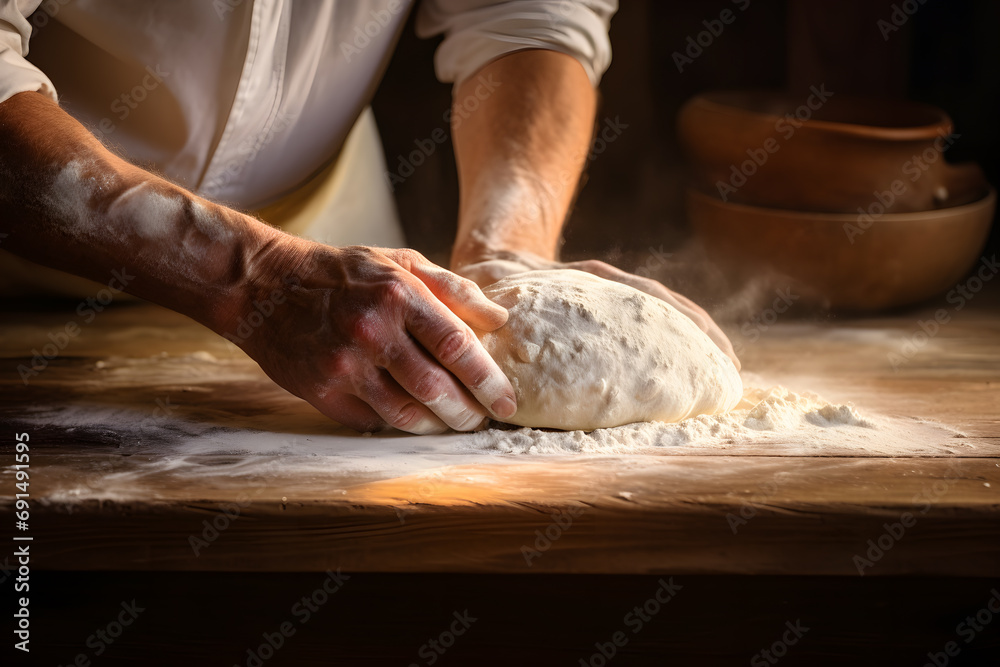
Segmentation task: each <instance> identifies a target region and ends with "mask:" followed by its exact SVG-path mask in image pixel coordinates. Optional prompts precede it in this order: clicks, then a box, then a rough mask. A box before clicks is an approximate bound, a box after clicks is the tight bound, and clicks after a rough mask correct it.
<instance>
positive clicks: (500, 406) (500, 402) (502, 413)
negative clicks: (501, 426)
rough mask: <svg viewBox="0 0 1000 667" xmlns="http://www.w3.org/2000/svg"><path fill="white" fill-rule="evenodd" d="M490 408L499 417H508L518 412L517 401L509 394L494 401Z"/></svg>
mask: <svg viewBox="0 0 1000 667" xmlns="http://www.w3.org/2000/svg"><path fill="white" fill-rule="evenodd" d="M490 410H491V411H492V412H493V414H495V415H496V416H497V417H498V418H500V419H507V418H508V417H511V416H513V414H514V413H515V412H517V403H515V402H514V399H512V398H510V397H508V396H502V397H500V398H498V399H497V400H496V401H495V402H494V403H493V405H492V406H491V407H490Z"/></svg>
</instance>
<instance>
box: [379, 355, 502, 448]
mask: <svg viewBox="0 0 1000 667" xmlns="http://www.w3.org/2000/svg"><path fill="white" fill-rule="evenodd" d="M390 348H391V352H390V356H389V358H388V359H387V360H386V363H385V368H386V370H387V371H388V372H389V373H390V374H391V375H392V378H393V379H394V380H395V382H397V383H398V385H399V387H400V391H401V392H405V394H406V395H407V396H410V397H412V398H411V400H413V399H416V400H417V401H419V402H420V403H421V404H422V405H423V406H426V408H425V409H429V410H430V411H431V412H433V413H434V415H436V416H437V418H439V419H440V421H441V422H443V423H444V424H447V425H448V426H450V427H451V428H453V429H455V430H456V431H472V430H475V429H476V428H478V427H479V426H481V425H482V424H483V422H484V421H486V418H487V413H486V409H485V408H483V406H482V405H481V404H480V403H479V401H477V400H476V399H475V398H473V396H472V394H470V393H469V392H468V391H467V390H466V389H465V387H463V386H462V385H461V384H460V383H459V381H458V380H457V379H456V378H455V376H453V375H452V374H451V373H449V372H448V371H446V370H445V369H444V368H442V367H441V366H440V365H439V364H438V363H437V362H435V361H434V359H432V358H431V357H430V355H428V354H427V352H425V351H424V350H422V349H420V347H418V346H417V345H416V344H415V343H413V342H412V341H406V342H404V343H401V344H395V345H391V346H390Z"/></svg>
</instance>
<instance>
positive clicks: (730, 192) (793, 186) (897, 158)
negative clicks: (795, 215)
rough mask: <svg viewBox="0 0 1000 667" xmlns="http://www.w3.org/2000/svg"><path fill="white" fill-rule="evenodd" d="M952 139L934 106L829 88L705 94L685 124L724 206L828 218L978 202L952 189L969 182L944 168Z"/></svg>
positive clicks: (695, 157)
mask: <svg viewBox="0 0 1000 667" xmlns="http://www.w3.org/2000/svg"><path fill="white" fill-rule="evenodd" d="M951 132H952V123H951V119H949V118H948V116H947V114H945V112H943V111H941V110H940V109H937V108H935V107H931V106H927V105H924V104H918V103H915V102H903V101H893V100H880V99H866V98H858V97H849V96H846V95H840V94H836V93H832V94H831V93H830V91H827V90H826V89H825V88H823V87H819V88H816V87H814V90H813V92H811V93H809V94H806V95H791V94H777V93H763V92H715V93H707V94H704V95H699V96H697V97H695V98H693V99H691V100H689V101H688V102H687V103H686V104H685V105H684V107H683V108H682V109H681V111H680V115H679V117H678V135H679V138H680V141H681V144H682V146H683V147H684V149H685V151H686V152H687V154H688V156H689V158H690V160H691V162H692V166H693V168H694V176H695V181H694V184H695V186H696V187H697V188H698V189H700V190H701V191H702V192H704V193H706V194H709V193H710V194H713V195H714V196H716V197H718V198H719V199H720V200H722V201H724V202H725V201H728V202H735V203H743V204H751V205H754V206H768V207H772V208H784V209H789V210H795V211H815V212H826V213H857V212H858V209H859V208H860V209H861V210H863V211H869V210H872V211H875V212H877V211H878V210H879V209H882V210H883V212H888V213H904V212H914V211H927V210H933V209H939V208H953V207H955V206H959V205H962V204H968V203H971V202H973V201H975V200H976V199H977V198H980V196H981V193H979V192H975V193H972V192H969V191H962V190H956V189H955V187H954V183H955V182H959V183H961V182H964V181H965V180H967V178H966V177H967V175H968V174H967V173H957V174H956V173H955V171H956V168H955V167H952V166H951V165H949V164H947V163H946V162H945V160H944V155H943V152H944V151H945V150H947V147H948V146H949V145H951V143H952V142H953V141H954V136H953V135H952V134H951ZM977 169H978V168H977V167H975V166H974V165H973V166H964V167H959V168H957V170H958V171H959V172H970V171H974V170H977Z"/></svg>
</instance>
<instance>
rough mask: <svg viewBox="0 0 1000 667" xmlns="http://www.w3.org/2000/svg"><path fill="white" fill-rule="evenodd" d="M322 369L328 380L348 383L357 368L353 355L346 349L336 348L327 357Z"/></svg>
mask: <svg viewBox="0 0 1000 667" xmlns="http://www.w3.org/2000/svg"><path fill="white" fill-rule="evenodd" d="M324 370H325V371H326V376H327V378H328V379H329V380H332V381H334V382H335V383H337V384H344V383H349V382H350V380H351V379H352V378H353V377H354V374H355V371H356V370H357V369H356V365H355V361H354V355H353V354H351V353H350V352H348V351H347V350H338V351H336V352H334V353H333V354H331V355H330V357H329V358H328V359H327V362H326V364H325V369H324Z"/></svg>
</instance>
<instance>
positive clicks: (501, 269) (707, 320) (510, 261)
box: [457, 252, 741, 370]
mask: <svg viewBox="0 0 1000 667" xmlns="http://www.w3.org/2000/svg"><path fill="white" fill-rule="evenodd" d="M542 269H576V270H578V271H586V272H587V273H592V274H594V275H595V276H599V277H601V278H605V279H607V280H614V281H615V282H619V283H624V284H626V285H630V286H632V287H635V288H636V289H638V290H642V291H643V292H645V293H646V294H650V295H652V296H655V297H656V298H658V299H663V300H664V301H666V302H667V303H669V304H670V305H671V306H673V307H674V308H676V309H677V310H678V311H680V312H681V313H683V314H684V315H687V316H688V317H689V318H691V320H692V321H693V322H694V323H695V324H697V325H698V328H699V329H701V330H702V331H704V332H705V333H706V334H708V337H709V338H711V339H712V342H714V343H715V344H716V345H718V346H719V349H720V350H722V351H723V352H725V353H726V355H728V356H729V358H730V359H732V360H733V363H734V364H735V365H736V369H737V370H739V369H740V368H741V365H740V360H739V359H738V358H737V356H736V352H735V350H733V344H732V343H731V342H730V341H729V337H728V336H726V334H725V333H723V331H722V329H720V328H719V325H717V324H716V323H715V321H714V320H713V319H712V317H711V316H710V315H709V314H708V313H706V312H705V310H704V309H703V308H702V307H701V306H699V305H698V304H696V303H695V302H694V301H692V300H691V299H689V298H687V297H686V296H683V295H681V294H678V293H677V292H674V291H672V290H669V289H667V288H666V287H664V286H663V285H662V284H661V283H659V282H657V281H655V280H651V279H649V278H643V277H641V276H637V275H634V274H631V273H628V272H626V271H622V270H621V269H619V268H616V267H614V266H611V265H610V264H606V263H604V262H601V261H598V260H596V259H588V260H584V261H581V262H558V261H555V260H550V259H544V258H542V257H539V256H537V255H533V254H531V253H526V252H518V253H512V252H498V253H494V255H493V257H492V258H490V259H485V260H482V261H479V262H475V263H472V264H466V265H465V266H462V267H461V268H459V269H457V271H458V273H459V274H461V275H463V276H465V277H466V278H469V279H470V280H474V281H476V283H477V284H478V285H479V286H481V287H486V286H487V285H490V284H492V283H495V282H496V281H498V280H500V279H501V278H503V277H505V276H509V275H513V274H515V273H521V272H523V271H538V270H542Z"/></svg>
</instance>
